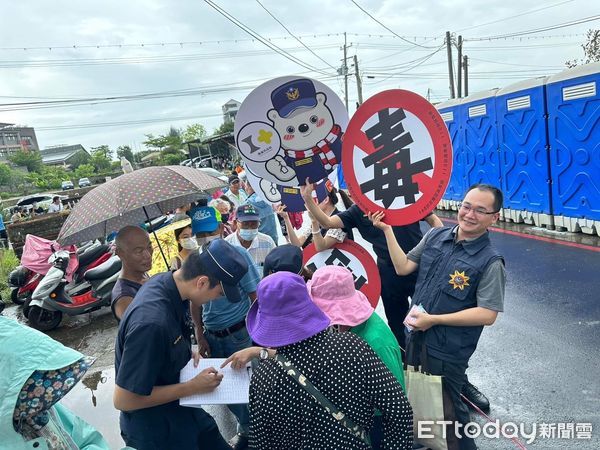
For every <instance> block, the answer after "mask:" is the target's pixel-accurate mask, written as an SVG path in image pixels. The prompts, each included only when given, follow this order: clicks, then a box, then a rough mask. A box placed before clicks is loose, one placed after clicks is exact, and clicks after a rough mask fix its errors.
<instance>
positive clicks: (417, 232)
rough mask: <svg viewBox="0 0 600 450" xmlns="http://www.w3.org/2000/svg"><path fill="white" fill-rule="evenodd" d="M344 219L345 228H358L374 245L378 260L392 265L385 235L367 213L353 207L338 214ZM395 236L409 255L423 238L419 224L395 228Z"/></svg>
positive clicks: (355, 206)
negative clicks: (374, 224)
mask: <svg viewBox="0 0 600 450" xmlns="http://www.w3.org/2000/svg"><path fill="white" fill-rule="evenodd" d="M338 217H339V218H340V219H342V222H343V223H344V228H346V229H351V228H356V229H358V231H359V232H360V234H361V235H362V237H363V238H364V239H365V240H366V241H367V242H369V243H370V244H371V245H373V251H374V252H375V254H376V255H377V258H378V259H380V260H384V262H386V263H391V257H390V252H389V251H388V247H387V243H386V240H385V235H384V234H383V231H381V230H380V229H379V228H376V227H374V226H373V224H372V223H371V221H370V220H369V219H368V218H367V217H366V216H365V213H364V212H362V210H361V209H360V208H359V207H358V206H357V205H352V206H351V207H350V208H348V209H347V210H346V211H342V212H341V213H339V214H338ZM392 228H393V229H394V235H395V236H396V239H397V241H398V244H399V245H400V248H401V249H402V250H404V252H405V253H408V252H409V251H411V250H412V249H413V247H414V246H416V245H417V244H418V243H419V242H420V241H421V238H422V237H423V233H422V232H421V227H420V226H419V222H416V223H411V224H410V225H403V226H395V227H392Z"/></svg>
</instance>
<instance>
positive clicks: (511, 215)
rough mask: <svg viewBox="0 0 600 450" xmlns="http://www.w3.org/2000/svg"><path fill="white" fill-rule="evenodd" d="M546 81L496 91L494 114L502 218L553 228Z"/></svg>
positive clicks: (516, 84) (535, 80)
mask: <svg viewBox="0 0 600 450" xmlns="http://www.w3.org/2000/svg"><path fill="white" fill-rule="evenodd" d="M546 80H547V77H542V78H534V79H529V80H525V81H520V82H518V83H515V84H512V85H510V86H507V87H505V88H503V89H500V90H499V91H497V92H496V115H497V132H498V145H499V156H500V174H501V182H500V185H501V189H502V191H503V193H504V208H505V209H504V218H505V219H510V220H512V221H513V222H516V223H520V222H525V223H528V224H530V225H531V224H535V225H536V226H547V227H552V226H553V221H552V204H551V192H550V191H551V187H550V186H551V185H550V160H549V154H548V136H547V132H546V126H547V122H546V117H547V111H546V86H545V83H546Z"/></svg>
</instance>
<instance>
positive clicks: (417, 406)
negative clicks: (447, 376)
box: [404, 366, 449, 450]
mask: <svg viewBox="0 0 600 450" xmlns="http://www.w3.org/2000/svg"><path fill="white" fill-rule="evenodd" d="M404 382H405V383H406V394H407V397H408V401H409V403H410V405H411V406H412V409H413V421H414V424H415V425H414V435H415V442H417V443H419V444H421V445H424V446H426V447H429V448H430V449H432V450H448V449H449V448H448V444H447V442H446V438H444V437H443V436H446V433H445V432H444V427H445V425H441V424H439V423H440V421H443V420H446V419H445V416H444V394H443V388H442V377H441V376H440V375H429V374H426V373H422V372H420V371H419V370H418V369H416V368H415V367H413V366H407V368H406V370H405V371H404ZM421 421H422V423H421V428H419V422H421ZM419 435H420V436H419ZM424 436H425V437H424ZM427 436H431V437H427Z"/></svg>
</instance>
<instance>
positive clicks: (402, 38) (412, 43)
mask: <svg viewBox="0 0 600 450" xmlns="http://www.w3.org/2000/svg"><path fill="white" fill-rule="evenodd" d="M350 1H351V2H352V3H354V4H355V5H356V7H357V8H358V9H360V10H361V11H362V12H364V13H365V14H366V15H367V16H369V17H370V18H371V19H373V20H374V21H375V22H377V23H378V24H379V25H381V26H382V27H383V28H385V29H386V30H388V31H389V32H390V33H392V34H393V35H394V36H396V37H397V38H399V39H401V40H403V41H404V42H407V43H409V44H411V45H414V46H416V47H422V48H430V49H431V48H436V47H426V46H424V45H421V44H417V43H416V42H411V41H409V40H408V39H406V38H404V37H402V36H400V35H399V34H397V33H396V32H395V31H394V30H392V29H391V28H388V27H387V26H385V25H384V24H383V23H381V22H380V21H379V20H377V19H376V18H375V17H374V16H372V15H371V14H370V13H369V12H368V11H367V10H366V9H364V8H363V7H362V6H360V5H359V4H358V3H356V1H355V0H350Z"/></svg>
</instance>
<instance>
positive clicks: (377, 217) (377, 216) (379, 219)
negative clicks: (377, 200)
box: [367, 211, 392, 231]
mask: <svg viewBox="0 0 600 450" xmlns="http://www.w3.org/2000/svg"><path fill="white" fill-rule="evenodd" d="M367 217H368V218H369V220H370V221H371V222H372V223H373V226H374V227H376V228H379V229H380V230H383V231H385V230H387V229H390V228H392V227H391V226H390V225H388V224H387V223H384V222H383V219H385V212H384V211H377V212H375V213H371V212H370V213H368V214H367Z"/></svg>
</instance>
